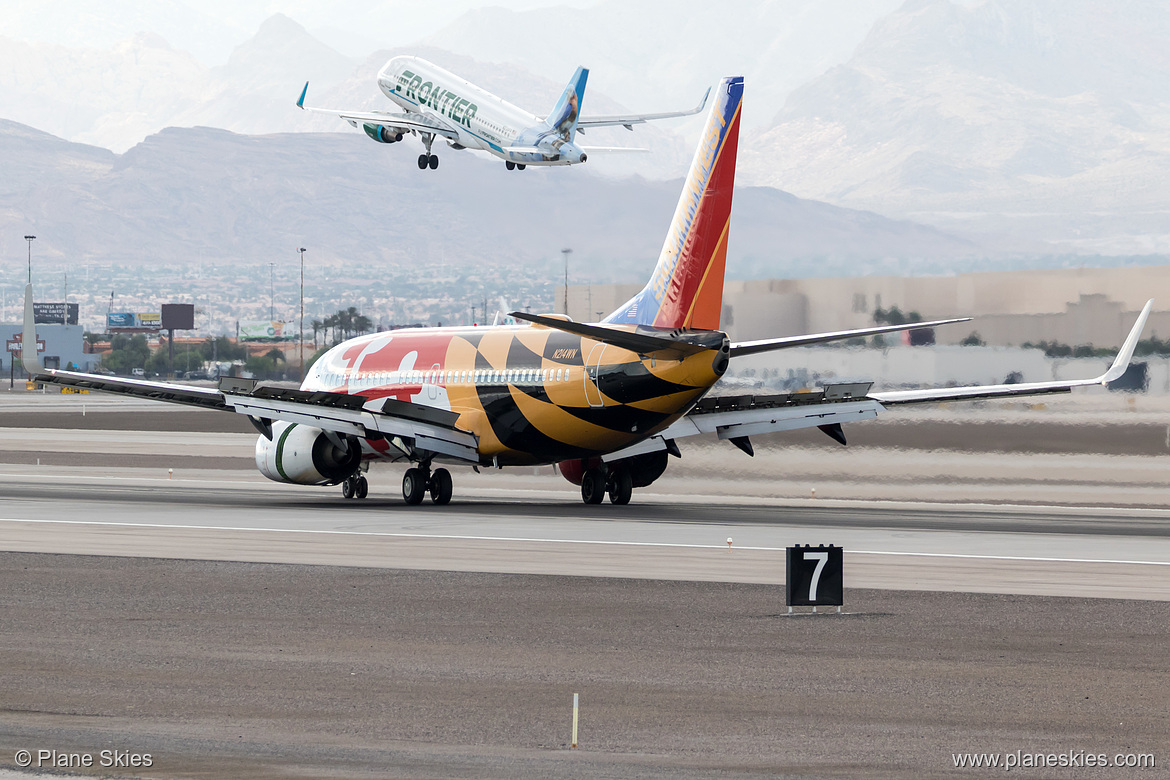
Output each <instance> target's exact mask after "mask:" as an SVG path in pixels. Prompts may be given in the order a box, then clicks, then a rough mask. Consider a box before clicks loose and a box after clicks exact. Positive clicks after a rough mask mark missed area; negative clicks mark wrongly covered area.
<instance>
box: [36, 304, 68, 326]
mask: <svg viewBox="0 0 1170 780" xmlns="http://www.w3.org/2000/svg"><path fill="white" fill-rule="evenodd" d="M33 319H34V320H35V321H36V324H37V325H76V324H77V304H76V303H34V304H33Z"/></svg>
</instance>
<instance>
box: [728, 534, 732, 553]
mask: <svg viewBox="0 0 1170 780" xmlns="http://www.w3.org/2000/svg"><path fill="white" fill-rule="evenodd" d="M727 552H731V537H730V536H729V537H727Z"/></svg>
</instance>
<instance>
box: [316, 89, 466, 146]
mask: <svg viewBox="0 0 1170 780" xmlns="http://www.w3.org/2000/svg"><path fill="white" fill-rule="evenodd" d="M308 91H309V83H308V82H305V88H304V89H303V90H301V97H300V99H298V100H297V107H298V108H300V109H302V110H304V111H312V112H314V113H317V114H332V115H333V116H336V117H339V118H341V119H344V120H345V121H346V122H349V123H350V124H351V125H353V126H354V127H357V126H358V125H359V124H363V125H386V126H388V127H397V128H400V129H402V130H417V131H418V132H420V133H432V134H434V135H441V136H443V137H444V138H448V139H450V140H452V141H458V140H459V132H458V131H457V130H455V128H453V127H452V126H451V125H450V124H448V123H447V121H446V120H444V119H442V118H441V117H438V116H435V115H433V114H426V113H409V114H403V113H392V112H390V111H344V110H339V109H333V108H314V107H313V106H306V105H305V94H306V93H307V92H308Z"/></svg>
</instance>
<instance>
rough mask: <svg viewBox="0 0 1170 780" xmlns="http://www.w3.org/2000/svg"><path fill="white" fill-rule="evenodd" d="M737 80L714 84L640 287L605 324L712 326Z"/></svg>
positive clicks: (734, 141) (731, 174)
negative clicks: (654, 258)
mask: <svg viewBox="0 0 1170 780" xmlns="http://www.w3.org/2000/svg"><path fill="white" fill-rule="evenodd" d="M742 102H743V77H742V76H728V77H725V78H724V79H723V80H722V82H720V84H719V89H718V91H717V97H716V100H715V102H714V105H712V106H711V109H710V112H709V113H708V114H707V124H706V125H705V126H704V128H703V135H702V138H701V140H700V141H699V147H698V149H696V150H695V158H694V160H693V161H692V162H691V170H690V174H689V175H688V176H687V181H686V184H684V185H683V191H682V196H681V197H680V198H679V200H678V206H677V207H675V211H674V219H673V220H672V221H671V223H670V230H669V232H668V233H667V234H666V241H665V243H663V245H662V252H661V254H659V256H658V265H657V266H655V268H654V274H653V275H652V276H651V277H650V281H649V282H647V284H646V287H645V288H643V290H642V291H641V292H640V293H638V294H637V295H635V296H634V297H633V298H631V299H630V300H629V301H627V302H626V303H625V304H623V305H622V307H621V308H619V309H618V310H617V311H615V312H613V313H612V314H610V315H609V316H608V317H606V318H605V320H604V321H605V322H613V323H633V324H638V325H652V326H654V327H657V328H695V329H699V330H718V329H719V317H720V314H721V313H722V311H723V271H724V266H725V265H726V262H727V234H728V227H729V225H730V221H731V194H732V189H733V187H734V186H735V155H736V151H737V149H738V146H739V114H740V105H741V103H742Z"/></svg>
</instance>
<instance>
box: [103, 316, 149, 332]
mask: <svg viewBox="0 0 1170 780" xmlns="http://www.w3.org/2000/svg"><path fill="white" fill-rule="evenodd" d="M161 326H162V315H161V314H159V313H158V312H132V311H119V312H109V313H108V314H106V330H108V331H115V330H158V329H159V328H160V327H161Z"/></svg>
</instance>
